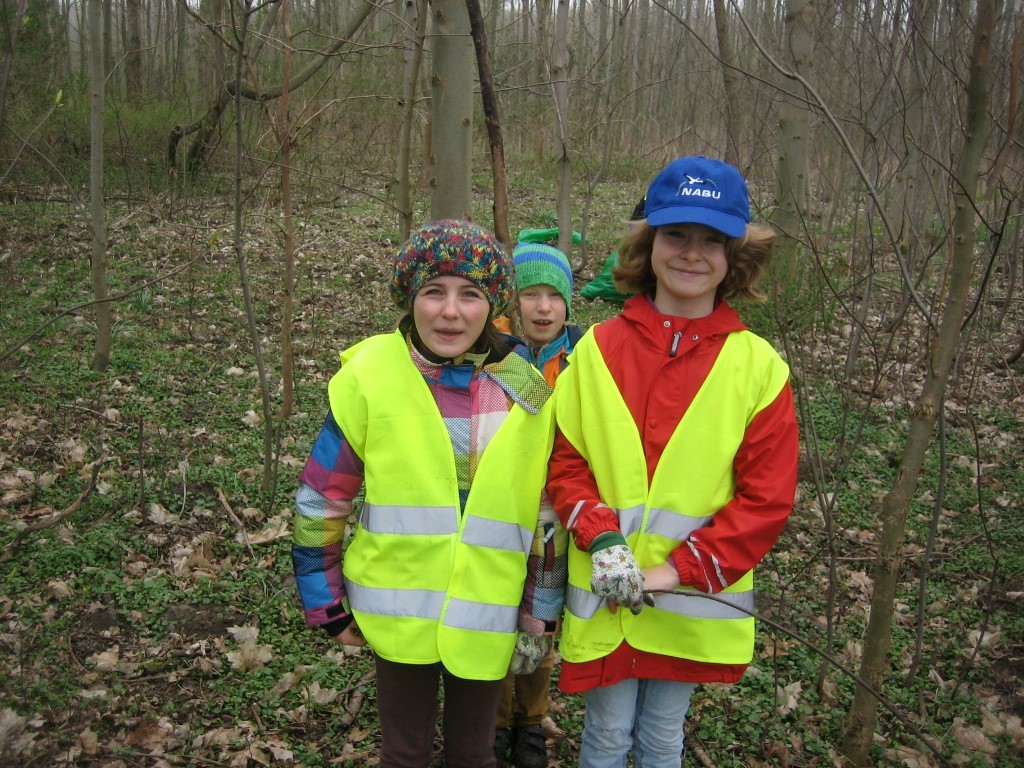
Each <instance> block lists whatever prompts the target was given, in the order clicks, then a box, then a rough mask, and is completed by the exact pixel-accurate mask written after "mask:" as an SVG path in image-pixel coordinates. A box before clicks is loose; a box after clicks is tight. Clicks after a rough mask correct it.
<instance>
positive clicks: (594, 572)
mask: <svg viewBox="0 0 1024 768" xmlns="http://www.w3.org/2000/svg"><path fill="white" fill-rule="evenodd" d="M601 538H603V537H598V539H601ZM615 539H617V540H618V541H620V542H622V543H619V544H611V545H610V546H604V547H599V548H598V549H594V548H593V547H591V552H590V566H591V570H590V589H591V591H593V593H594V594H595V595H597V596H598V597H603V598H605V599H606V600H614V601H615V602H616V603H618V604H619V605H624V606H626V607H627V608H629V610H630V611H631V612H632V613H633V615H634V616H636V615H637V614H639V613H640V611H641V610H643V607H644V574H643V572H642V571H641V570H640V566H639V565H637V562H636V558H635V557H633V552H632V550H630V548H629V546H628V545H627V544H626V543H625V541H624V540H623V539H622V537H621V536H615ZM595 543H597V541H595Z"/></svg>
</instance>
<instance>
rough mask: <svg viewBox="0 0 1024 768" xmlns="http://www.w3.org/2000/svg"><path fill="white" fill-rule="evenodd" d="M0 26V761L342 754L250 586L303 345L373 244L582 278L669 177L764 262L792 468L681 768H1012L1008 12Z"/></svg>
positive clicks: (271, 599)
mask: <svg viewBox="0 0 1024 768" xmlns="http://www.w3.org/2000/svg"><path fill="white" fill-rule="evenodd" d="M0 3H2V4H0V23H2V28H0V32H2V34H0V39H2V41H3V46H2V50H3V61H2V69H0V265H2V267H3V271H4V272H5V278H4V285H3V287H2V289H0V319H2V322H0V405H2V407H3V411H2V413H0V492H2V493H3V497H2V500H0V547H2V550H0V616H2V618H3V627H2V628H0V653H2V655H3V658H4V662H5V663H4V666H5V669H7V670H9V674H7V675H6V676H5V681H4V683H3V684H2V687H0V762H4V761H5V760H7V761H13V762H10V763H9V764H12V765H25V766H29V765H58V764H60V765H64V764H67V765H73V764H77V765H96V766H99V765H102V766H111V767H112V766H115V765H152V766H162V765H279V764H280V765H288V764H292V765H299V764H301V765H308V766H319V765H327V764H345V763H346V761H348V764H353V765H357V764H373V763H374V761H375V759H376V757H375V754H376V753H375V741H374V740H375V738H376V736H375V730H374V723H373V721H372V707H370V706H366V707H364V706H363V702H364V696H369V697H370V698H371V700H372V676H370V675H369V673H368V672H367V670H368V669H369V668H370V667H369V666H368V665H367V664H366V661H365V659H361V658H360V657H351V658H349V657H344V656H342V655H341V654H338V653H335V652H334V651H333V650H332V649H330V648H329V646H326V645H324V644H317V643H316V641H314V640H313V639H312V638H311V637H310V636H309V634H308V633H306V631H305V629H304V628H303V627H302V626H301V617H300V616H299V615H298V611H297V609H296V607H295V605H294V595H293V590H292V588H291V585H290V584H289V583H288V571H289V563H288V558H287V527H288V507H289V505H290V503H291V500H290V493H291V491H292V490H293V489H294V475H295V473H296V472H297V469H296V465H297V464H299V463H301V460H302V459H303V458H304V452H305V450H307V449H308V445H309V443H310V441H311V440H312V437H313V434H314V431H315V428H316V424H317V422H318V420H319V416H320V412H321V411H322V407H323V405H322V404H323V399H322V395H323V392H322V390H323V385H324V383H325V382H326V379H327V377H328V376H329V375H330V373H332V372H333V369H334V366H335V362H336V358H335V356H334V355H335V352H336V351H337V350H338V349H341V348H342V347H344V346H345V345H346V344H348V343H351V342H352V341H354V340H356V339H358V338H359V337H361V336H363V335H365V334H367V333H371V332H376V331H381V330H385V329H387V328H388V327H390V326H391V324H392V323H393V322H394V320H395V317H394V313H393V311H392V309H391V308H390V307H389V305H388V301H387V296H386V280H387V276H386V274H385V267H386V261H387V258H388V256H389V255H390V254H391V253H392V252H393V250H394V249H395V248H396V247H397V246H398V244H399V243H400V242H401V240H402V238H403V236H404V233H405V232H407V231H408V227H409V226H410V224H413V225H415V224H417V223H420V222H422V221H424V220H426V219H428V218H432V217H439V216H442V215H444V216H449V215H458V216H472V217H473V218H475V219H476V220H477V221H479V222H481V223H483V224H485V225H486V226H490V227H493V228H494V229H495V231H497V232H499V233H500V234H501V233H511V236H513V237H514V235H515V233H516V232H517V231H518V230H519V229H523V228H533V227H552V226H560V227H561V231H562V237H563V240H562V244H563V245H564V246H565V247H566V249H567V250H569V251H570V252H571V255H572V258H573V263H574V265H575V266H576V268H577V271H578V281H579V284H580V285H582V284H584V283H585V282H586V281H587V280H588V279H590V278H593V277H594V276H595V275H596V274H597V273H598V272H599V271H600V268H601V266H602V263H603V261H604V258H605V256H606V255H607V254H608V253H609V252H610V251H612V250H614V248H615V247H616V245H617V242H618V238H619V237H621V235H622V233H623V229H624V222H625V219H626V217H627V216H628V214H629V212H630V211H631V210H632V208H633V206H634V205H635V203H636V201H637V200H638V199H639V197H640V195H642V193H643V190H644V187H645V185H646V183H647V182H648V180H649V179H650V178H651V176H652V175H653V173H655V172H656V171H657V169H658V168H660V167H661V166H662V165H663V164H664V163H666V162H667V161H669V160H671V159H673V158H674V157H677V156H679V155H681V154H708V155H714V156H719V157H724V158H725V159H727V160H729V161H730V162H732V163H734V164H735V165H737V166H738V167H739V168H740V169H741V170H742V171H743V172H744V174H745V175H746V176H747V178H748V179H749V181H750V185H751V191H752V195H753V202H754V208H755V218H756V219H760V220H767V221H770V222H771V223H772V224H773V225H774V226H775V227H776V228H777V229H778V231H779V232H780V234H781V237H780V245H779V248H778V251H777V254H776V258H775V262H774V264H773V268H772V274H771V276H770V286H769V288H770V293H771V296H770V300H769V302H768V303H767V304H765V305H763V306H758V307H747V308H744V310H743V312H744V317H745V318H746V319H747V321H748V323H749V324H750V325H751V326H752V327H753V328H754V329H755V330H756V331H758V332H759V333H761V334H762V335H764V336H766V337H768V338H769V339H771V340H772V342H773V343H774V344H775V345H776V346H777V347H778V348H779V349H780V351H782V352H783V353H784V354H785V355H786V357H787V359H788V360H789V362H790V364H791V366H792V368H793V374H794V383H795V385H796V392H797V396H798V405H799V409H800V418H801V429H802V434H803V447H804V458H803V462H802V467H801V486H800V498H799V501H798V504H797V508H796V510H795V511H794V516H793V521H792V523H791V524H790V526H789V528H788V529H787V532H786V534H785V535H784V537H783V540H782V541H780V543H779V546H778V547H777V549H776V552H775V553H773V555H772V556H771V557H770V558H769V561H768V562H766V563H765V568H764V569H763V570H764V575H762V590H763V592H764V596H765V599H764V600H762V602H761V603H760V605H761V606H762V619H763V622H762V625H761V630H762V640H761V641H760V643H759V648H758V659H757V660H756V661H755V670H754V672H753V673H752V675H750V676H748V678H747V679H745V680H744V682H743V683H741V684H740V686H737V687H736V688H735V689H728V690H725V689H722V690H719V689H715V688H714V687H708V689H707V690H705V692H704V693H703V694H702V696H701V697H699V698H698V699H697V700H695V704H694V710H693V713H692V716H691V723H690V726H689V729H690V730H689V742H688V743H690V744H691V746H692V749H691V751H690V754H689V756H688V758H687V760H688V761H689V762H688V765H690V764H696V763H698V762H699V763H700V764H702V765H704V766H723V767H724V766H741V765H744V766H746V765H749V766H802V765H808V766H810V765H822V766H824V765H867V764H878V765H893V766H897V765H901V766H907V767H908V768H926V766H933V765H942V766H950V765H969V766H983V765H994V766H1009V765H1014V764H1019V763H1020V762H1021V760H1024V729H1022V727H1021V717H1022V716H1024V696H1022V694H1021V690H1022V687H1021V670H1022V655H1024V615H1022V611H1021V602H1022V600H1024V554H1022V553H1024V534H1022V531H1024V515H1022V513H1021V508H1022V498H1024V473H1022V472H1021V461H1022V456H1024V447H1022V433H1024V376H1022V371H1024V363H1022V354H1024V322H1022V319H1024V299H1022V289H1024V270H1022V269H1021V263H1020V260H1021V213H1022V209H1024V177H1022V170H1024V144H1022V127H1021V115H1020V107H1021V103H1022V93H1021V85H1022V72H1021V55H1022V43H1024V6H1022V5H1020V4H1018V3H1014V2H1003V3H999V2H994V0H984V1H982V2H975V3H972V2H966V1H965V0H948V1H943V0H841V1H839V2H823V1H822V0H779V1H778V2H767V1H766V0H747V1H746V2H734V1H732V0H713V1H712V2H705V1H699V2H698V1H689V2H688V1H686V0H678V1H677V2H657V1H655V0H594V1H592V2H586V0H573V1H572V2H570V1H569V0H565V1H564V2H557V1H556V2H552V0H537V1H536V2H526V0H523V2H515V1H512V2H504V3H501V2H487V3H485V4H484V5H480V4H479V3H478V2H476V0H469V2H467V3H461V2H455V1H454V0H435V2H433V3H432V4H429V5H428V4H427V2H426V1H425V0H408V1H406V2H394V3H370V2H357V1H353V2H347V1H346V0H328V1H327V2H293V0H272V1H268V2H232V0H202V1H201V2H189V1H188V0H179V1H178V2H175V1H174V0H164V1H161V0H123V1H122V0H85V2H71V1H70V0H49V1H47V0H0ZM474 20H475V21H474ZM474 37H475V38H476V43H477V45H476V47H475V48H474V44H473V38H474ZM481 64H482V65H483V66H481ZM573 230H575V231H579V232H580V233H581V234H582V236H583V238H582V242H581V243H580V244H578V245H570V244H569V243H568V240H567V237H568V233H569V232H570V231H573ZM7 275H9V278H8V277H7ZM615 309H616V306H615V305H614V304H608V303H604V302H594V303H590V302H584V301H582V300H581V301H580V303H579V309H578V312H577V314H578V316H579V317H580V318H581V321H582V322H584V323H588V322H596V321H599V320H601V319H603V318H604V317H607V316H609V315H610V314H612V313H613V312H614V311H615ZM125 526H128V528H125ZM5 572H6V573H5ZM325 654H327V661H326V662H323V659H324V657H325ZM322 662H323V663H322ZM335 662H337V663H335ZM324 664H327V665H328V666H330V667H331V669H330V670H325V669H324ZM580 705H581V702H580V701H579V700H576V699H573V698H572V697H568V698H563V697H560V696H559V695H558V694H557V693H554V692H553V719H552V721H551V723H550V726H551V732H550V733H551V737H552V741H551V747H552V765H572V764H574V762H575V755H576V753H575V750H576V746H577V742H576V740H577V739H578V735H579V733H578V727H579V721H580V713H579V707H580Z"/></svg>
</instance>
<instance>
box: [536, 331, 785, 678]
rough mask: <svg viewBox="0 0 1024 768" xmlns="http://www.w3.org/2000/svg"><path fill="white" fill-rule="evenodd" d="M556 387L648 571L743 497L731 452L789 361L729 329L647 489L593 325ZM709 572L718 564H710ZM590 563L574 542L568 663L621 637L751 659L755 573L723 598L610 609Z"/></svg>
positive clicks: (682, 598)
mask: <svg viewBox="0 0 1024 768" xmlns="http://www.w3.org/2000/svg"><path fill="white" fill-rule="evenodd" d="M570 360H571V364H570V365H569V367H568V368H567V369H566V371H565V373H563V374H562V376H561V378H560V379H559V380H558V386H557V387H556V389H555V413H556V418H557V422H558V427H559V429H561V431H562V433H563V434H564V435H565V436H566V438H567V439H568V440H569V441H570V442H571V443H572V444H573V446H574V447H575V448H576V450H577V451H579V452H580V454H581V455H582V456H583V457H584V458H585V459H586V460H587V461H588V462H589V464H590V469H591V471H592V472H593V474H594V477H595V479H596V481H597V485H598V488H599V490H600V494H601V500H602V501H603V502H604V503H605V504H607V505H608V506H609V507H611V508H613V509H614V510H615V511H616V512H617V514H618V517H619V524H620V527H621V530H622V534H623V536H625V537H626V543H627V544H628V545H629V547H630V549H632V551H633V554H634V555H635V557H636V559H637V563H638V564H639V566H640V567H641V568H651V567H653V566H656V565H661V564H662V563H664V562H665V561H666V560H667V559H668V557H669V554H670V553H671V552H672V551H673V550H674V549H676V548H677V547H678V546H679V545H680V544H681V543H682V542H684V541H686V539H687V538H688V537H689V535H690V534H691V533H693V532H694V531H696V530H697V529H699V528H701V527H703V526H705V525H707V524H708V523H709V522H710V521H711V519H712V518H713V517H714V515H715V513H716V512H717V511H718V510H720V509H721V508H722V507H724V506H725V505H726V504H727V503H728V502H729V501H730V499H732V497H733V494H734V493H735V487H736V484H735V478H734V475H733V459H734V458H735V455H736V451H737V450H738V449H739V447H740V445H741V443H742V441H743V436H744V433H745V431H746V428H747V426H748V425H749V424H750V422H751V420H752V419H753V418H754V416H756V415H757V414H758V413H759V412H760V411H761V410H762V409H764V408H765V407H766V406H768V405H769V404H771V403H772V402H773V401H774V400H775V398H776V397H777V396H778V394H779V392H781V390H782V388H783V387H784V386H785V384H786V382H787V380H788V378H789V367H788V366H787V365H786V363H785V361H783V360H782V358H781V357H779V355H778V353H776V352H775V350H774V349H772V347H771V346H770V345H769V344H768V343H767V342H766V341H764V340H763V339H761V338H759V337H758V336H756V335H755V334H753V333H750V332H749V331H742V332H738V333H731V334H729V337H728V339H727V340H726V342H725V345H724V347H723V348H722V350H721V352H720V354H719V356H718V359H717V360H716V361H715V364H714V366H713V367H712V369H711V372H710V373H709V374H708V377H707V379H706V380H705V382H704V384H703V385H702V386H701V388H700V390H699V391H698V393H697V395H696V396H695V397H694V400H693V402H692V403H691V404H690V407H689V408H688V409H687V411H686V413H685V414H684V415H683V418H682V420H681V421H680V422H679V425H678V426H677V427H676V430H675V432H674V433H673V435H672V437H671V438H670V439H669V441H668V444H667V445H666V446H665V450H664V452H663V454H662V456H661V458H660V459H659V460H658V466H657V468H656V469H655V471H654V477H653V478H652V479H651V482H650V487H648V481H647V477H648V471H647V461H646V457H645V455H644V448H643V444H642V442H641V438H640V433H639V430H638V429H637V426H636V422H635V421H634V420H633V416H632V414H631V413H630V411H629V408H628V406H627V405H626V403H625V401H624V400H623V398H622V395H621V393H620V392H619V389H618V387H617V385H616V384H615V380H614V379H613V378H612V375H611V373H610V372H609V370H608V366H607V364H606V363H605V360H604V358H603V357H602V355H601V351H600V349H599V348H598V345H597V343H596V341H595V339H594V334H593V331H592V330H591V331H590V332H588V334H587V336H586V337H584V338H583V339H582V340H581V341H580V343H579V344H578V345H577V346H576V350H575V352H574V354H573V356H572V357H571V358H570ZM705 567H706V568H707V569H708V570H709V571H712V572H713V569H714V564H713V563H705ZM590 576H591V559H590V555H589V554H588V553H586V552H582V551H580V550H579V549H577V548H576V547H575V545H574V544H573V545H572V546H570V550H569V590H568V594H567V595H566V612H565V619H564V624H563V627H562V636H561V640H560V643H559V649H560V651H561V654H562V656H563V658H565V659H566V660H567V661H573V662H584V661H591V660H593V659H598V658H602V657H604V656H606V655H608V654H609V653H611V652H612V651H614V650H615V649H616V648H617V647H618V646H619V645H620V644H621V643H622V641H623V640H628V641H629V644H630V645H631V646H632V647H634V648H636V649H638V650H642V651H648V652H651V653H658V654H662V655H667V656H675V657H678V658H685V659H692V660H694V661H700V662H709V663H716V664H746V663H749V662H750V660H751V658H752V655H753V648H754V619H753V618H751V617H750V616H748V615H747V614H746V613H743V612H742V611H740V610H737V609H736V607H733V606H734V605H735V606H738V607H741V608H747V609H750V610H752V609H753V604H754V600H753V596H754V593H753V589H754V576H753V571H750V572H748V573H746V574H745V575H744V576H743V577H742V578H740V579H739V580H738V581H736V582H735V583H733V584H730V585H729V586H728V587H727V588H725V589H723V590H722V591H721V592H718V593H717V595H718V597H721V598H723V599H726V600H729V601H730V602H731V603H733V605H723V604H722V603H719V602H716V601H713V600H708V599H705V598H701V597H699V596H693V597H691V596H687V595H658V596H656V605H655V607H653V608H651V607H647V606H645V607H644V609H643V610H642V611H641V613H640V615H639V616H634V615H633V614H632V613H630V612H629V611H627V610H619V611H616V613H614V614H612V613H611V612H610V611H609V610H608V607H607V603H606V601H605V600H603V599H602V598H599V597H597V596H596V595H595V594H594V593H593V592H592V591H591V589H590Z"/></svg>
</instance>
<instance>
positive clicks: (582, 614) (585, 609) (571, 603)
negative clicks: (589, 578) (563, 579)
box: [565, 584, 604, 619]
mask: <svg viewBox="0 0 1024 768" xmlns="http://www.w3.org/2000/svg"><path fill="white" fill-rule="evenodd" d="M603 603H604V598H603V597H598V596H597V595H595V594H594V593H593V592H591V591H590V590H589V589H580V588H579V587H577V586H573V585H572V584H569V585H568V587H567V588H566V591H565V609H566V610H567V611H569V613H571V614H572V615H573V616H577V617H579V618H581V619H592V618H593V617H594V614H595V613H597V609H598V608H600V607H601V605H602V604H603Z"/></svg>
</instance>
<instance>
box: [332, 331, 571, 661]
mask: <svg viewBox="0 0 1024 768" xmlns="http://www.w3.org/2000/svg"><path fill="white" fill-rule="evenodd" d="M538 376H539V374H538ZM328 395H329V397H330V403H331V411H332V413H333V414H334V418H335V420H336V421H337V422H338V425H339V426H340V427H341V431H342V433H343V434H344V435H345V439H346V440H347V441H348V442H349V443H350V445H351V446H352V448H353V450H354V451H355V452H356V454H357V455H358V456H359V457H360V458H361V459H362V460H363V463H364V465H365V498H364V501H363V505H362V508H361V510H360V514H359V524H358V526H357V528H356V531H355V535H354V537H353V539H352V542H351V543H350V544H349V546H348V548H347V549H346V552H345V560H344V563H343V574H344V577H345V588H346V592H347V597H348V602H349V606H350V607H351V609H352V612H353V613H354V614H355V618H356V621H357V622H358V624H359V628H360V630H361V631H362V633H363V635H364V636H365V637H366V640H367V642H368V643H369V644H370V645H371V646H372V647H373V649H374V651H376V652H377V653H378V654H380V655H381V656H382V657H383V658H385V659H388V660H389V661H394V662H399V663H406V664H431V663H434V662H437V661H440V662H442V663H443V664H444V666H445V668H446V669H448V670H449V671H450V672H451V673H452V674H454V675H456V676H458V677H463V678H468V679H475V680H498V679H500V678H502V677H504V676H505V674H506V672H507V671H508V666H509V661H510V659H511V658H512V651H513V648H514V646H515V638H516V628H517V624H518V611H519V604H520V602H521V601H522V597H523V585H524V583H525V581H526V560H527V555H528V553H529V551H530V545H531V542H532V539H533V532H534V529H535V527H536V525H537V516H538V512H539V508H540V495H541V490H542V488H543V485H544V480H545V478H546V477H547V459H548V455H549V454H550V451H551V443H552V440H553V431H554V418H553V413H552V401H551V399H549V400H548V402H547V403H545V405H544V406H543V408H542V409H541V411H540V412H539V413H538V414H536V415H533V414H530V413H529V412H528V411H526V410H525V409H523V408H522V407H520V406H519V405H513V406H512V407H511V409H510V410H509V412H508V414H507V415H506V416H505V417H504V421H503V422H502V424H501V426H500V427H498V429H497V431H496V432H495V433H494V436H493V437H492V438H491V440H490V442H489V443H488V445H487V447H486V448H485V449H484V452H483V454H482V456H481V457H480V462H479V465H478V467H477V469H476V472H475V474H474V476H473V483H472V487H471V489H470V492H469V497H468V499H467V501H466V505H465V509H464V511H463V512H462V514H461V515H460V513H459V488H458V478H457V475H456V468H455V456H454V451H453V448H452V443H451V439H450V437H449V435H448V430H447V429H446V427H445V424H444V420H443V419H442V417H441V414H440V412H439V410H438V407H437V404H436V403H435V401H434V399H433V397H432V396H431V393H430V390H429V388H428V386H427V383H426V382H425V381H424V380H423V376H422V375H421V374H420V372H419V371H418V370H417V369H416V367H415V365H414V364H413V362H412V361H411V360H410V358H409V350H408V347H407V346H406V342H405V340H404V338H403V337H402V335H401V333H398V332H396V333H393V334H384V335H380V336H373V337H370V338H368V339H366V340H364V341H362V342H360V343H359V344H356V345H355V346H354V347H351V348H350V349H348V350H346V351H345V352H343V353H342V367H341V369H340V370H339V371H338V373H336V374H335V375H334V376H333V377H332V379H331V381H330V384H329V385H328ZM495 418H497V415H495Z"/></svg>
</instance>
